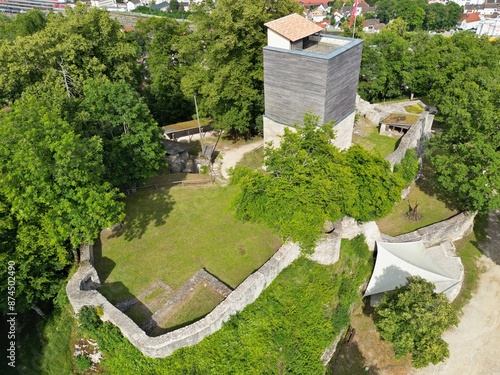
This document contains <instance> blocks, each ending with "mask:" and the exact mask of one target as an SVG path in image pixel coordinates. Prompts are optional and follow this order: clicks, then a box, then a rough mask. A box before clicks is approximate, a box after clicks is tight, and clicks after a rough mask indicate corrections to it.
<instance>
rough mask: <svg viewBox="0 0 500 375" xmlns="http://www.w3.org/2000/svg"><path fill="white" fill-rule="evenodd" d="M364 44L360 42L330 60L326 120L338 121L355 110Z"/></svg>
mask: <svg viewBox="0 0 500 375" xmlns="http://www.w3.org/2000/svg"><path fill="white" fill-rule="evenodd" d="M362 50H363V44H358V45H356V46H354V47H352V48H350V49H348V50H346V51H344V52H343V53H342V54H340V55H338V56H335V57H334V58H333V59H330V60H329V62H328V74H327V81H326V98H325V120H326V121H329V120H334V121H335V122H338V121H340V120H342V119H344V118H345V117H346V116H348V115H349V114H351V113H352V112H353V111H354V110H355V104H356V93H357V91H358V79H359V69H360V64H361V52H362Z"/></svg>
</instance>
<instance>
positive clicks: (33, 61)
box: [0, 5, 165, 312]
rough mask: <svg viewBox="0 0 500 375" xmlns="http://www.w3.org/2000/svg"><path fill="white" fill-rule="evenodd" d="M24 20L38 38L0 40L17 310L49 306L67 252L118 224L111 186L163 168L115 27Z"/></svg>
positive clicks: (106, 20) (1, 151)
mask: <svg viewBox="0 0 500 375" xmlns="http://www.w3.org/2000/svg"><path fill="white" fill-rule="evenodd" d="M29 15H30V17H31V18H29V19H33V18H34V19H35V20H38V21H40V22H39V24H36V23H35V26H36V25H39V27H40V28H39V29H37V27H38V26H37V27H35V26H33V27H32V28H31V29H30V30H31V31H30V32H33V34H32V35H29V33H25V34H23V33H22V32H21V31H17V32H18V35H17V38H16V39H14V40H12V41H9V40H5V41H2V42H0V51H1V52H0V59H2V60H3V63H4V64H3V65H2V66H1V67H0V101H2V102H5V103H9V107H5V108H3V110H2V112H0V136H1V139H0V161H1V163H0V182H1V183H0V241H1V242H2V243H3V244H4V245H5V246H2V248H1V249H0V259H2V260H3V261H4V262H7V261H14V262H16V270H17V273H16V282H17V289H16V298H17V301H16V302H17V305H16V308H17V311H18V312H22V311H24V310H26V309H29V308H30V307H31V305H32V304H36V303H37V302H39V301H46V300H50V299H51V298H52V297H53V295H54V294H55V292H56V290H57V288H58V282H57V280H59V279H61V278H63V277H64V276H65V273H66V272H67V269H68V265H69V264H70V258H71V257H70V256H68V255H69V254H70V252H69V251H68V250H74V251H75V249H78V247H79V246H80V245H81V244H82V243H89V242H92V241H93V240H94V239H95V238H96V237H97V235H98V233H99V231H100V230H101V229H102V228H106V227H108V226H110V225H112V224H115V223H116V222H119V221H120V220H121V219H122V217H123V214H122V212H123V207H124V205H123V202H122V201H121V199H122V194H121V193H120V192H119V190H118V188H121V187H124V186H129V185H134V184H137V183H140V182H143V181H145V180H146V179H147V178H149V177H151V176H152V175H154V174H156V173H157V172H158V171H159V170H161V169H162V168H163V165H164V164H165V159H164V149H163V146H162V145H161V143H160V140H161V139H160V134H159V131H158V128H157V124H156V123H155V122H154V120H153V119H152V117H151V115H150V113H149V109H148V108H147V106H146V105H145V104H144V103H143V102H142V99H141V97H140V96H139V94H138V93H137V92H136V91H135V90H134V88H133V87H134V86H135V85H136V83H137V82H138V81H137V74H136V73H137V72H138V68H137V64H136V62H135V58H136V54H137V48H136V47H137V45H134V44H133V43H131V42H130V41H127V40H126V39H125V37H124V35H123V32H122V31H121V26H120V25H119V24H118V23H117V22H116V21H112V20H111V19H110V17H109V15H108V13H106V12H103V11H101V10H99V9H97V8H92V9H90V10H87V8H86V7H85V6H83V5H78V6H77V7H76V8H74V9H73V10H70V9H68V14H67V16H66V17H65V16H63V15H59V14H57V15H56V14H51V15H49V17H48V19H47V23H46V25H45V26H44V27H43V22H42V21H43V18H42V19H39V18H36V17H38V14H37V13H30V14H29ZM35 16H36V17H35ZM16 20H17V18H16ZM14 22H17V21H14ZM19 22H20V21H19ZM23 22H24V21H23ZM28 24H30V23H28ZM16 30H17V29H16ZM37 30H38V31H37ZM28 35H29V36H28ZM48 45H50V46H51V48H48V47H47V46H48ZM5 272H7V269H6V268H3V269H2V271H1V273H2V276H5ZM6 288H7V284H3V286H2V287H1V290H2V291H4V293H2V301H4V299H6V297H7V293H6V292H5V290H6ZM1 305H2V310H1V311H4V310H5V309H6V308H7V303H6V302H5V303H3V302H2V304H1Z"/></svg>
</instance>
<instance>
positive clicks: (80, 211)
mask: <svg viewBox="0 0 500 375" xmlns="http://www.w3.org/2000/svg"><path fill="white" fill-rule="evenodd" d="M53 94H54V92H51V93H49V94H48V95H45V96H44V95H37V96H34V95H33V94H31V93H29V92H26V93H24V94H23V95H22V96H21V98H20V99H19V100H17V101H16V102H15V103H14V104H13V106H12V108H11V109H10V110H9V111H7V112H6V111H4V112H3V113H2V114H1V115H0V117H1V119H0V161H1V163H0V165H1V166H0V197H1V198H2V213H1V214H0V215H1V216H2V218H3V219H2V222H3V225H2V226H1V227H0V230H2V235H0V237H4V238H5V237H6V236H7V237H8V238H9V242H10V246H8V247H7V248H2V251H1V257H2V258H3V259H4V260H5V261H9V260H13V261H16V263H17V264H19V268H18V270H19V272H18V273H16V281H17V285H18V288H17V299H18V302H19V304H18V305H19V306H18V308H19V310H18V311H22V309H23V308H28V307H30V305H31V304H33V303H36V302H37V301H38V300H44V299H47V298H50V297H52V296H53V293H54V291H55V290H56V289H57V279H59V278H60V273H61V271H62V270H63V269H64V267H65V266H67V264H68V258H67V256H68V251H67V247H68V246H69V247H72V248H77V247H78V246H79V245H80V244H82V243H88V242H92V241H93V240H94V239H95V238H96V236H97V234H98V233H99V231H100V229H101V228H105V227H108V226H110V225H111V224H114V223H116V222H118V221H119V220H120V219H121V217H122V211H123V203H122V202H121V201H120V200H119V198H120V197H121V195H120V193H119V191H118V190H117V189H115V188H113V187H112V185H111V184H109V183H107V182H103V174H104V165H103V161H102V157H103V156H102V152H103V148H102V143H101V141H100V139H99V138H97V137H89V138H85V137H82V136H81V135H80V134H78V133H77V132H76V131H75V129H74V126H73V125H71V124H70V123H68V122H67V121H65V120H64V119H63V118H62V117H61V112H60V108H57V106H52V107H51V106H48V105H47V101H48V100H50V99H49V97H52V96H53ZM61 97H64V95H63V94H62V93H60V95H59V96H58V97H57V96H56V98H54V99H61ZM49 103H50V101H49ZM2 288H6V285H4V286H2ZM2 290H3V289H2ZM4 295H6V293H4ZM2 306H3V307H6V306H7V304H2Z"/></svg>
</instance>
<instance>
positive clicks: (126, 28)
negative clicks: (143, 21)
mask: <svg viewBox="0 0 500 375" xmlns="http://www.w3.org/2000/svg"><path fill="white" fill-rule="evenodd" d="M134 29H135V27H134V26H123V30H125V31H132V30H134Z"/></svg>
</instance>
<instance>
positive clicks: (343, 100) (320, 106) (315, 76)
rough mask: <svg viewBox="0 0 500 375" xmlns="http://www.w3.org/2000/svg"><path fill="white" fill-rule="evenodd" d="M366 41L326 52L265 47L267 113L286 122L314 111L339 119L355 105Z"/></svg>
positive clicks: (325, 118)
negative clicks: (336, 50) (320, 53)
mask: <svg viewBox="0 0 500 375" xmlns="http://www.w3.org/2000/svg"><path fill="white" fill-rule="evenodd" d="M362 48H363V44H362V43H360V42H358V41H356V43H354V45H353V46H351V47H350V48H342V49H339V50H338V52H337V53H335V54H333V56H331V57H330V58H325V57H326V56H325V55H322V56H318V55H317V54H307V53H300V52H297V51H288V50H280V49H274V48H264V98H265V114H266V116H268V117H269V118H270V119H272V120H274V121H277V122H279V123H282V124H285V125H293V124H294V123H295V122H299V123H301V122H302V118H303V116H304V113H305V112H307V111H311V112H313V113H314V114H316V115H319V116H320V117H321V121H323V122H326V121H329V120H334V121H335V122H339V121H341V120H343V119H344V118H345V117H346V116H347V115H349V114H350V113H352V112H353V111H354V108H355V101H356V92H357V89H358V76H359V67H360V63H361V51H362Z"/></svg>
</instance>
